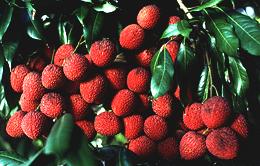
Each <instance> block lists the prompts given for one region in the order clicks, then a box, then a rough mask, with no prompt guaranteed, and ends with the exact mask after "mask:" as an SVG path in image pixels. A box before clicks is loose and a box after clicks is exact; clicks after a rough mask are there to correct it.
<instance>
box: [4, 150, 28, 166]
mask: <svg viewBox="0 0 260 166" xmlns="http://www.w3.org/2000/svg"><path fill="white" fill-rule="evenodd" d="M24 162H25V159H24V158H23V157H21V156H20V155H18V154H16V153H12V152H4V151H1V152H0V163H1V164H0V165H5V166H17V165H20V164H23V163H24Z"/></svg>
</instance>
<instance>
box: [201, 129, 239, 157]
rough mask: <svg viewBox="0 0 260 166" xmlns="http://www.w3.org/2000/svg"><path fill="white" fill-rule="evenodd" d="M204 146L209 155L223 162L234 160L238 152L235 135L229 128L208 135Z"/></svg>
mask: <svg viewBox="0 0 260 166" xmlns="http://www.w3.org/2000/svg"><path fill="white" fill-rule="evenodd" d="M206 145H207V148H208V151H209V152H210V153H211V154H213V155H214V156H216V157H218V158H220V159H224V160H230V159H234V158H235V157H237V155H238V151H239V142H238V139H237V136H236V133H235V132H234V131H233V130H232V129H230V128H229V127H224V128H220V129H216V130H213V131H212V132H211V133H209V135H208V136H207V139H206Z"/></svg>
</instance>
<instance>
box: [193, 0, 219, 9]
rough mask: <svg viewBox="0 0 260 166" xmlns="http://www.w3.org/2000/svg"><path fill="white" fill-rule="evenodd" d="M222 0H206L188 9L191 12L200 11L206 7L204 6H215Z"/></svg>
mask: <svg viewBox="0 0 260 166" xmlns="http://www.w3.org/2000/svg"><path fill="white" fill-rule="evenodd" d="M222 1H223V0H210V1H207V2H205V3H203V4H202V5H199V6H198V7H196V8H194V9H191V10H190V11H191V12H193V11H194V12H198V11H201V10H203V9H206V8H210V7H213V6H216V5H218V4H219V3H221V2H222Z"/></svg>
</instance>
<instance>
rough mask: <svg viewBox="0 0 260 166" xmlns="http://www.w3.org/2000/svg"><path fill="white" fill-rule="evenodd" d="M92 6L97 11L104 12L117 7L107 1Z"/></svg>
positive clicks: (109, 11) (112, 10) (111, 10)
mask: <svg viewBox="0 0 260 166" xmlns="http://www.w3.org/2000/svg"><path fill="white" fill-rule="evenodd" d="M93 8H94V10H96V11H98V12H105V13H112V12H114V11H115V10H116V9H117V7H116V6H114V5H112V4H111V3H109V2H107V1H106V2H105V3H104V4H101V5H98V6H94V7H93Z"/></svg>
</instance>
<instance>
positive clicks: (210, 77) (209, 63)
mask: <svg viewBox="0 0 260 166" xmlns="http://www.w3.org/2000/svg"><path fill="white" fill-rule="evenodd" d="M205 57H206V63H207V66H208V69H209V86H210V89H209V96H210V97H212V94H213V93H212V85H213V80H212V72H211V62H210V59H209V55H208V52H207V51H205Z"/></svg>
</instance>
